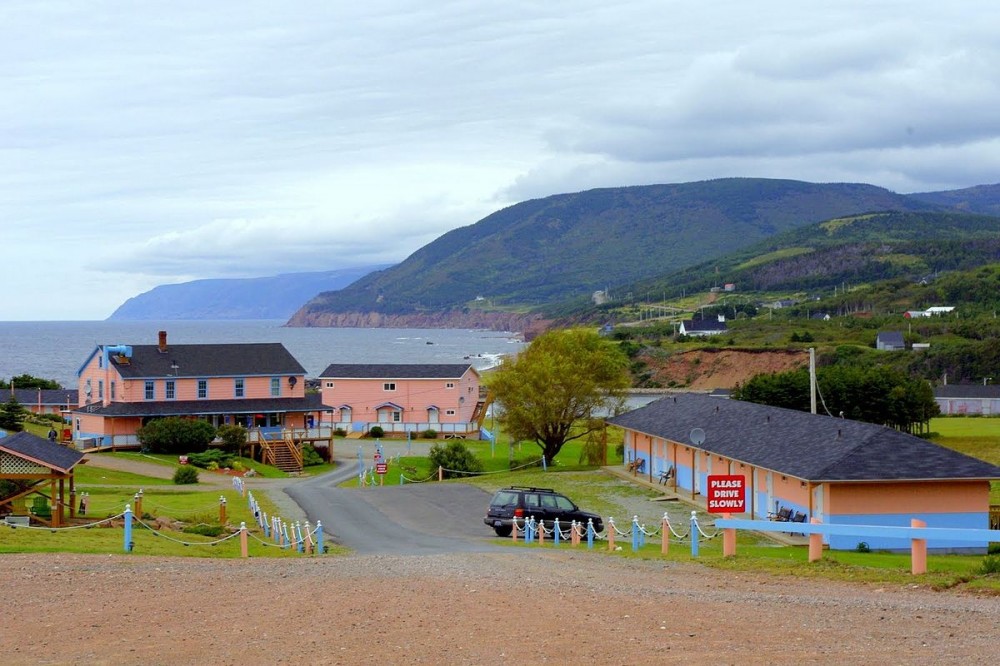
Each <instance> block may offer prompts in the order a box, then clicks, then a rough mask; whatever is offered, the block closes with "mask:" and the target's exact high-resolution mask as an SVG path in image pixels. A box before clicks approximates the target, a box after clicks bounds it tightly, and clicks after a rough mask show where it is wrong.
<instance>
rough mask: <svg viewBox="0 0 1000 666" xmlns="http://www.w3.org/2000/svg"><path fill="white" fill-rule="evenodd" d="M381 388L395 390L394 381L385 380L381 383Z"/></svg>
mask: <svg viewBox="0 0 1000 666" xmlns="http://www.w3.org/2000/svg"><path fill="white" fill-rule="evenodd" d="M382 390H383V391H395V390H396V382H386V383H384V384H382Z"/></svg>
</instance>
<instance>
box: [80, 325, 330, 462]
mask: <svg viewBox="0 0 1000 666" xmlns="http://www.w3.org/2000/svg"><path fill="white" fill-rule="evenodd" d="M77 377H78V390H79V395H80V405H79V407H77V408H75V409H74V410H73V411H72V418H73V439H74V441H75V442H77V443H78V445H80V446H86V447H88V448H89V447H92V446H97V447H106V446H107V447H118V446H137V445H138V439H137V438H136V431H137V430H138V429H139V428H140V427H142V426H143V425H145V424H146V423H148V422H149V421H150V420H152V419H157V418H161V417H166V416H177V417H184V418H193V419H203V420H205V421H208V422H209V423H211V424H212V425H213V426H216V427H218V426H221V425H226V424H233V425H242V426H245V427H246V428H248V429H255V430H256V429H259V431H260V432H261V433H264V434H267V433H276V432H279V431H281V430H282V429H285V428H307V427H310V426H312V425H314V424H318V423H319V421H320V417H321V415H322V413H323V411H324V410H325V408H324V407H323V404H322V402H321V400H320V396H319V395H317V394H306V392H305V384H306V383H305V369H304V368H303V367H302V365H301V364H300V363H299V362H298V361H296V360H295V358H294V357H293V356H292V355H291V354H290V353H289V352H288V350H287V349H285V347H284V345H282V344H281V343H277V342H274V343H269V342H268V343H252V344H184V345H171V344H168V343H167V332H166V331H160V332H159V339H158V343H157V344H155V345H98V346H97V347H96V348H95V349H94V350H93V351H92V352H91V353H90V355H89V356H88V357H87V359H86V360H85V361H84V363H83V365H82V366H81V367H80V369H79V371H78V372H77Z"/></svg>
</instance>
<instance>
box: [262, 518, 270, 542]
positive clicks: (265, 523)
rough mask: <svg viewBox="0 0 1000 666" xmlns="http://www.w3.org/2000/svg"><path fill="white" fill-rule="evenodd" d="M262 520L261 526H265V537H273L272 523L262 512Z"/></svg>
mask: <svg viewBox="0 0 1000 666" xmlns="http://www.w3.org/2000/svg"><path fill="white" fill-rule="evenodd" d="M260 520H261V523H260V526H261V527H263V528H264V538H266V539H270V538H271V525H270V523H269V522H268V521H267V520H266V519H265V518H264V515H263V514H261V517H260Z"/></svg>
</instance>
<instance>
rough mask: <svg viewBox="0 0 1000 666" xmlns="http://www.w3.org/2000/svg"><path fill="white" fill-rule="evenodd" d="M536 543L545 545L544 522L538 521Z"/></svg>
mask: <svg viewBox="0 0 1000 666" xmlns="http://www.w3.org/2000/svg"><path fill="white" fill-rule="evenodd" d="M538 545H539V546H544V545H545V523H543V522H542V521H540V520H539V521H538Z"/></svg>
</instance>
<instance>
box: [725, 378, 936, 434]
mask: <svg viewBox="0 0 1000 666" xmlns="http://www.w3.org/2000/svg"><path fill="white" fill-rule="evenodd" d="M816 384H817V389H818V403H819V406H818V410H817V411H821V412H825V413H828V414H830V415H831V416H843V417H845V418H849V419H853V420H855V421H865V422H868V423H878V424H881V425H886V426H890V427H892V428H896V429H897V430H903V431H905V432H910V433H912V432H915V431H916V432H923V431H924V430H925V429H926V426H927V425H928V422H929V421H930V419H932V418H933V417H935V416H937V415H938V414H939V413H940V409H939V408H938V405H937V402H936V401H935V400H934V391H933V390H932V389H931V386H930V384H928V383H927V382H926V381H924V380H922V379H913V378H911V377H909V376H907V375H905V374H904V373H902V372H900V371H898V370H893V369H892V368H886V367H869V368H861V367H851V366H829V367H825V368H820V369H818V370H817V371H816ZM732 397H733V398H734V399H736V400H746V401H747V402H756V403H759V404H763V405H772V406H775V407H787V408H789V409H798V410H802V411H809V409H810V408H811V404H812V399H811V395H810V386H809V371H808V370H806V369H802V370H792V371H789V372H781V373H775V374H765V375H757V376H755V377H753V378H752V379H750V380H749V381H748V382H746V383H745V384H743V385H742V386H738V387H736V389H735V390H734V391H733V394H732Z"/></svg>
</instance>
